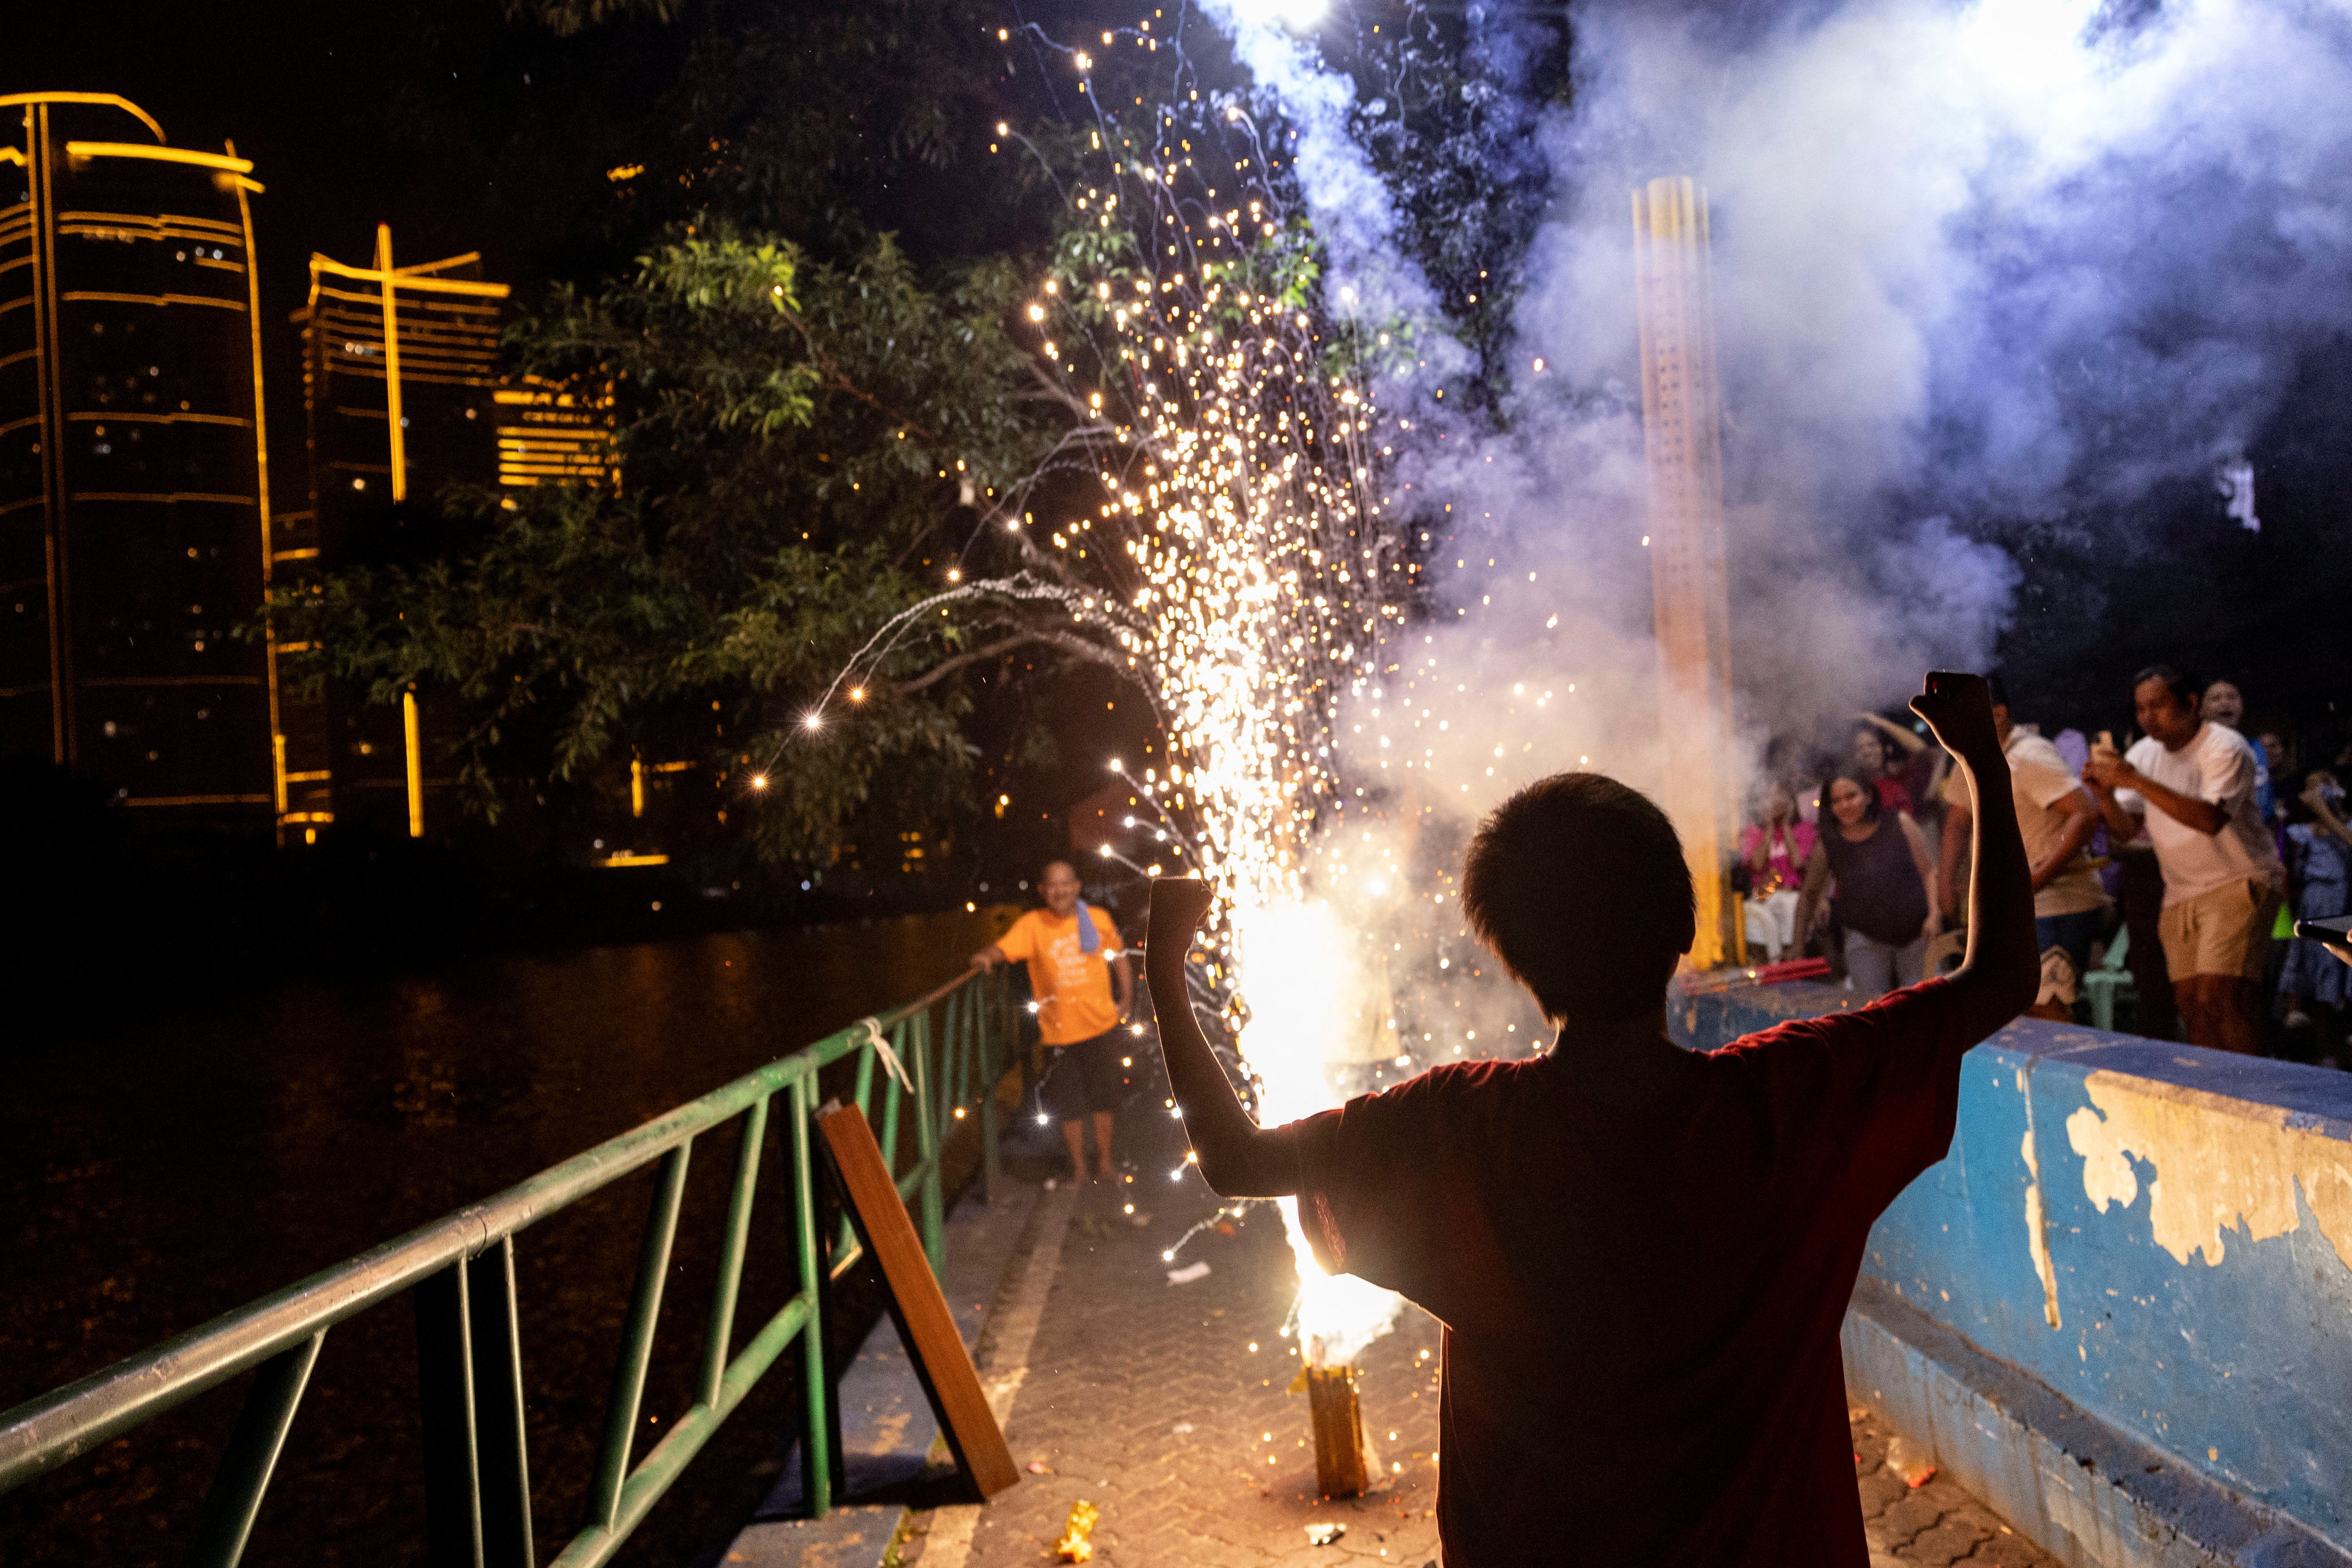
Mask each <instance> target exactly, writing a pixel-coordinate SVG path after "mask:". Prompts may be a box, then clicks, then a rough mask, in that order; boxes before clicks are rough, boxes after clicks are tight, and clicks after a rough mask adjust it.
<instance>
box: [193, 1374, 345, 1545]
mask: <svg viewBox="0 0 2352 1568" xmlns="http://www.w3.org/2000/svg"><path fill="white" fill-rule="evenodd" d="M326 1337H327V1333H326V1331H325V1330H323V1329H321V1330H320V1331H319V1332H317V1333H315V1334H312V1335H311V1336H310V1338H309V1339H307V1340H304V1341H303V1342H301V1343H300V1344H299V1345H296V1346H295V1347H294V1348H293V1349H292V1350H289V1351H280V1352H278V1354H276V1355H274V1356H271V1357H270V1358H269V1359H268V1361H266V1362H263V1363H261V1367H260V1370H259V1371H257V1373H254V1378H253V1387H252V1389H251V1390H250V1391H249V1392H248V1393H247V1394H246V1396H245V1408H244V1410H243V1411H241V1412H240V1413H239V1414H238V1415H237V1418H236V1431H235V1432H234V1433H233V1434H231V1435H230V1436H229V1440H228V1447H227V1448H226V1450H225V1451H224V1452H223V1453H222V1455H221V1461H220V1468H218V1469H217V1470H215V1472H214V1473H213V1489H212V1491H211V1492H210V1493H209V1494H208V1495H207V1496H206V1497H205V1511H204V1514H203V1517H202V1518H201V1519H200V1520H199V1521H197V1524H196V1539H195V1542H194V1545H192V1546H190V1547H189V1548H188V1558H187V1561H188V1568H236V1563H237V1559H238V1558H240V1557H242V1556H244V1555H245V1543H246V1542H247V1541H249V1540H250V1539H252V1536H253V1521H255V1520H256V1519H257V1518H258V1517H259V1516H260V1513H261V1494H262V1492H263V1491H264V1490H265V1489H268V1485H269V1476H270V1472H271V1471H273V1470H275V1469H276V1468H278V1455H279V1454H281V1453H283V1452H284V1451H285V1448H286V1434H287V1432H288V1430H289V1428H291V1427H292V1426H293V1425H294V1410H295V1407H296V1406H297V1405H300V1404H301V1403H302V1390H303V1389H304V1388H305V1387H307V1386H309V1384H310V1369H311V1368H312V1367H314V1366H316V1365H318V1364H319V1346H320V1344H321V1343H323V1342H325V1340H326Z"/></svg>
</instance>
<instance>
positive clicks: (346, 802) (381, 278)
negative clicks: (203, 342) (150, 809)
mask: <svg viewBox="0 0 2352 1568" xmlns="http://www.w3.org/2000/svg"><path fill="white" fill-rule="evenodd" d="M479 263H480V256H479V255H478V253H475V252H468V253H467V254H466V255H463V256H452V257H446V258H443V259H441V260H438V261H426V262H420V263H415V264H413V265H410V266H406V267H403V266H400V265H398V264H397V263H396V262H395V260H394V255H393V243H392V231H391V229H390V228H389V227H388V226H379V227H378V228H377V230H376V246H375V254H374V255H373V258H371V261H370V265H368V266H365V267H356V266H351V265H347V264H345V263H343V262H340V261H336V260H333V259H331V258H328V257H325V256H313V257H311V258H310V299H309V301H308V302H307V303H306V304H305V305H304V306H303V308H302V309H301V310H299V311H297V312H295V317H294V320H295V321H296V322H297V323H298V324H299V325H300V327H301V329H302V403H303V408H304V411H305V414H306V416H307V423H308V426H309V438H310V497H309V506H308V508H307V510H302V511H299V512H292V513H289V514H287V515H286V516H285V517H284V518H283V519H281V520H280V526H279V529H278V541H277V551H276V557H275V561H274V563H273V564H274V567H275V569H276V570H277V571H278V574H280V578H281V581H284V582H286V583H288V584H290V585H292V586H295V587H297V588H298V589H299V587H300V586H301V585H303V584H306V583H308V582H310V581H311V580H312V579H314V578H315V577H316V576H317V575H318V574H319V573H320V571H321V570H322V569H323V568H324V567H326V566H328V565H331V564H333V563H338V562H343V561H349V560H352V559H353V558H355V557H356V558H360V559H366V560H373V561H383V560H398V559H400V558H402V557H403V556H405V555H412V554H418V553H425V552H430V551H431V549H432V548H433V546H434V543H435V542H436V537H437V529H438V527H439V523H438V521H437V519H438V507H437V504H436V498H437V496H438V494H439V492H440V491H441V490H442V489H443V488H444V487H446V486H448V485H452V484H460V485H489V484H493V483H497V482H499V481H500V480H501V479H502V474H501V468H502V461H501V458H502V452H503V447H504V446H505V437H504V435H503V433H502V432H501V430H500V428H499V426H500V421H501V420H502V419H505V418H507V417H508V407H507V401H508V399H509V397H510V396H512V394H510V393H508V392H505V391H502V390H500V383H499V372H498V342H499V327H500V324H501V322H500V310H501V302H502V301H503V300H505V299H506V298H507V296H508V293H509V289H508V288H507V286H506V285H505V284H503V283H486V282H483V281H482V280H481V279H479V278H478V277H477V276H474V274H476V273H478V271H479ZM523 396H524V398H526V399H528V397H529V396H530V394H528V393H526V394H523ZM312 651H313V650H312V649H311V648H310V647H309V645H308V644H304V643H292V642H289V643H285V644H282V645H278V646H276V647H273V649H272V658H274V659H275V660H277V661H278V663H279V669H278V679H279V681H280V684H281V686H282V688H283V689H285V690H286V692H287V693H288V700H286V701H285V702H284V704H283V705H282V710H281V712H282V720H283V723H282V731H281V732H282V734H283V738H284V740H283V743H284V755H285V759H286V761H285V767H286V800H285V803H284V806H283V808H282V810H283V815H282V819H281V826H283V827H284V828H285V829H286V830H287V831H288V834H289V837H290V836H292V834H294V833H295V832H296V831H298V830H299V835H300V837H303V838H305V839H312V840H315V838H316V837H317V836H318V833H319V830H320V828H321V827H323V826H326V825H327V824H330V823H332V822H335V821H337V820H339V819H340V820H342V821H345V822H347V823H348V822H354V821H357V822H367V823H371V824H373V825H375V826H381V827H384V828H386V829H392V830H404V831H405V832H407V833H408V834H410V835H411V836H413V837H422V836H423V834H424V832H425V818H426V798H427V786H428V784H438V783H439V782H440V781H437V780H434V779H432V778H430V777H429V763H430V761H431V759H432V755H433V749H432V747H431V746H430V743H429V741H430V736H431V733H432V731H431V727H430V726H431V721H432V715H431V714H430V713H429V712H427V711H426V709H427V708H428V707H429V706H431V700H430V699H429V697H428V698H427V699H425V700H423V701H420V698H419V694H418V693H415V692H414V691H411V692H406V693H404V694H403V699H402V702H401V705H400V706H399V707H398V708H393V707H391V706H389V705H386V704H381V703H371V702H369V701H368V700H367V693H366V692H364V691H362V690H357V689H349V688H347V687H345V686H343V685H342V684H341V683H337V682H331V683H329V686H328V689H327V690H326V692H325V693H324V695H323V696H320V697H316V698H313V697H307V696H303V695H300V694H299V691H298V687H299V684H300V681H299V676H300V673H301V669H302V666H301V664H300V663H299V661H300V660H301V659H302V658H303V657H304V656H305V655H308V654H310V653H311V652H312Z"/></svg>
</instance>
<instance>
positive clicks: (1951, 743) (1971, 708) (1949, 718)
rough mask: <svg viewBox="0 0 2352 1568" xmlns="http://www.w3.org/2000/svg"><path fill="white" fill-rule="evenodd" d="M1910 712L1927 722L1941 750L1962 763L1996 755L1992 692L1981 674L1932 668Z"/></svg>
mask: <svg viewBox="0 0 2352 1568" xmlns="http://www.w3.org/2000/svg"><path fill="white" fill-rule="evenodd" d="M1911 711H1912V712H1914V713H1916V714H1917V715H1919V717H1920V718H1922V719H1925V720H1926V721H1927V728H1928V729H1930V730H1932V731H1935V734H1936V739H1937V740H1938V741H1940V742H1943V746H1944V750H1946V751H1948V752H1951V753H1952V755H1954V756H1955V757H1958V758H1959V759H1961V760H1962V761H1963V762H1965V761H1968V760H1969V759H1970V758H1971V757H1975V758H1984V757H1988V756H1998V755H2000V731H1998V730H1997V729H1995V728H1994V725H1993V721H1992V690H1991V689H1990V687H1988V686H1986V685H1985V679H1984V677H1983V676H1981V675H1968V674H1963V673H1960V672H1958V671H1954V670H1948V669H1932V670H1929V671H1928V672H1927V683H1926V685H1925V687H1924V689H1922V690H1921V691H1920V693H1919V695H1918V696H1916V697H1914V698H1913V699H1911Z"/></svg>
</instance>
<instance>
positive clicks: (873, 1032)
mask: <svg viewBox="0 0 2352 1568" xmlns="http://www.w3.org/2000/svg"><path fill="white" fill-rule="evenodd" d="M850 1027H851V1028H852V1029H862V1030H864V1031H865V1032H866V1040H865V1044H866V1045H867V1046H870V1047H873V1050H874V1054H875V1055H876V1056H877V1057H880V1058H882V1069H883V1070H884V1071H885V1072H887V1073H888V1074H889V1075H890V1076H891V1077H892V1078H895V1079H898V1087H899V1088H901V1089H905V1090H906V1091H907V1092H908V1094H912V1093H914V1092H915V1080H914V1079H911V1078H909V1077H908V1076H907V1064H906V1063H904V1062H902V1061H900V1060H899V1059H898V1052H896V1051H894V1050H892V1049H891V1048H890V1041H889V1039H888V1037H886V1036H885V1035H884V1034H883V1033H882V1021H881V1020H880V1019H879V1018H877V1017H875V1016H872V1015H871V1014H868V1015H867V1016H865V1017H863V1018H860V1019H858V1020H857V1022H856V1023H855V1024H852V1025H850Z"/></svg>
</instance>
